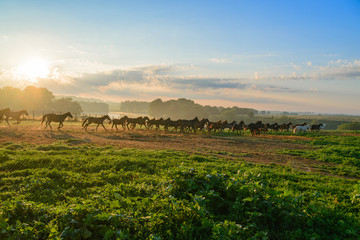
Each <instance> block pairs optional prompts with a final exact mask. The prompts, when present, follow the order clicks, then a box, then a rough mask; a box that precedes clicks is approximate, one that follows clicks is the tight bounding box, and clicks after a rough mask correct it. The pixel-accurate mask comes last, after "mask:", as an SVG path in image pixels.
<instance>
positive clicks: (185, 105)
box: [148, 98, 258, 121]
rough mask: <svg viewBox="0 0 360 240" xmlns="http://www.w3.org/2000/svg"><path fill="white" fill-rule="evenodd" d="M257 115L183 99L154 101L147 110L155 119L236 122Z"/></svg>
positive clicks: (251, 112)
mask: <svg viewBox="0 0 360 240" xmlns="http://www.w3.org/2000/svg"><path fill="white" fill-rule="evenodd" d="M257 113H258V111H257V110H255V109H251V108H239V107H235V106H234V107H231V108H230V107H227V108H225V107H216V106H208V105H206V106H203V105H200V104H197V103H195V102H194V101H192V100H189V99H185V98H179V99H177V100H169V101H162V100H161V99H156V100H154V101H152V102H150V103H149V108H148V114H149V115H150V116H153V117H156V118H160V117H163V118H166V117H170V118H171V119H193V118H195V117H198V118H200V119H201V118H207V119H209V120H228V121H234V120H236V121H237V120H239V118H253V117H254V116H255V115H256V114H257Z"/></svg>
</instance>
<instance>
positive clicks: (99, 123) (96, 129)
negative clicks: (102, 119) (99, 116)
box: [95, 123, 100, 131]
mask: <svg viewBox="0 0 360 240" xmlns="http://www.w3.org/2000/svg"><path fill="white" fill-rule="evenodd" d="M99 125H100V123H99V124H98V125H97V126H96V129H95V131H97V129H98V127H99Z"/></svg>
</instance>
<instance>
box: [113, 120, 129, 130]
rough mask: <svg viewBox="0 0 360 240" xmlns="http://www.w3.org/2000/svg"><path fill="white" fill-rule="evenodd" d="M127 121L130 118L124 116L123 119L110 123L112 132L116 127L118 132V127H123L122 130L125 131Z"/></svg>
mask: <svg viewBox="0 0 360 240" xmlns="http://www.w3.org/2000/svg"><path fill="white" fill-rule="evenodd" d="M127 119H128V117H127V116H124V117H122V118H120V119H114V120H111V121H110V122H109V123H112V126H111V130H112V129H113V128H114V126H115V128H116V131H119V129H118V127H117V125H121V126H122V128H123V130H125V128H126V120H127Z"/></svg>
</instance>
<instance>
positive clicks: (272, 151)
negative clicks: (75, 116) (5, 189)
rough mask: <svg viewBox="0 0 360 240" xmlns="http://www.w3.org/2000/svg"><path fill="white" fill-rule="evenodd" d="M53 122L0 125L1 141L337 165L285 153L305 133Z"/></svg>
mask: <svg viewBox="0 0 360 240" xmlns="http://www.w3.org/2000/svg"><path fill="white" fill-rule="evenodd" d="M55 126H57V125H56V124H55V123H53V130H50V129H45V128H44V126H41V125H40V123H39V122H31V121H29V122H22V123H20V125H12V126H11V127H8V126H5V125H3V124H2V125H1V126H0V144H2V143H5V142H12V143H28V144H33V145H37V144H51V143H56V142H59V141H64V140H65V141H67V142H69V143H71V144H75V145H82V144H93V145H98V146H106V145H112V146H114V147H117V148H140V149H154V150H160V149H169V150H181V151H185V152H189V153H201V154H211V155H216V156H220V157H222V158H228V159H243V160H244V161H247V162H252V163H261V164H279V165H284V166H290V167H293V168H296V169H299V170H302V171H306V172H319V173H322V174H326V175H329V173H327V172H324V171H323V170H321V166H324V165H325V166H334V164H332V163H325V162H320V161H315V160H309V159H305V158H302V157H297V156H289V155H283V154H280V153H279V150H281V149H308V148H310V146H307V145H304V144H300V143H298V142H296V140H309V139H308V138H306V137H304V136H291V135H286V136H283V135H282V136H279V135H262V136H250V135H245V136H243V135H242V136H215V135H210V134H208V133H198V134H188V133H179V132H165V131H163V130H146V129H134V130H131V131H129V130H124V131H122V130H121V131H115V130H109V128H110V127H109V125H107V124H106V128H108V130H107V131H105V130H104V129H103V128H102V127H101V126H100V127H99V128H98V131H95V125H93V126H91V125H90V126H89V128H88V131H87V132H86V131H84V130H82V128H81V124H80V123H74V122H71V123H70V122H65V123H64V127H63V128H62V129H61V130H60V131H59V130H58V129H57V128H56V127H55Z"/></svg>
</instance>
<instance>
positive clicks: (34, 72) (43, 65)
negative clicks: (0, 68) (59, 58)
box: [15, 57, 50, 82]
mask: <svg viewBox="0 0 360 240" xmlns="http://www.w3.org/2000/svg"><path fill="white" fill-rule="evenodd" d="M15 75H16V76H17V77H18V78H19V79H24V80H27V81H30V82H37V81H38V79H39V78H46V77H48V76H49V75H50V68H49V64H48V63H47V62H46V61H45V60H44V59H42V58H39V57H33V58H29V59H27V60H26V61H24V62H23V63H22V64H20V65H19V66H18V67H17V68H16V70H15Z"/></svg>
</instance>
